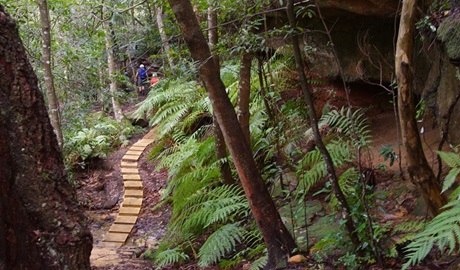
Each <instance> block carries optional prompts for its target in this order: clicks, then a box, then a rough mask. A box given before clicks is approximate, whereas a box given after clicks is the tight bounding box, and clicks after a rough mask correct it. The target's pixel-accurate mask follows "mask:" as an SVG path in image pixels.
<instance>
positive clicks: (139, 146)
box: [128, 145, 145, 151]
mask: <svg viewBox="0 0 460 270" xmlns="http://www.w3.org/2000/svg"><path fill="white" fill-rule="evenodd" d="M144 149H145V146H142V145H133V146H131V147H130V148H129V149H128V151H131V150H133V151H144Z"/></svg>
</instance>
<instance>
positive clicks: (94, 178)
mask: <svg viewBox="0 0 460 270" xmlns="http://www.w3.org/2000/svg"><path fill="white" fill-rule="evenodd" d="M152 135H153V134H152V133H150V134H147V135H145V136H144V137H143V138H140V136H136V137H135V138H133V139H132V140H131V144H130V145H129V146H126V147H121V148H120V149H119V150H117V151H116V152H114V153H111V154H110V155H109V156H108V157H107V158H105V159H104V160H100V161H96V162H94V167H92V168H88V170H87V171H84V172H79V173H78V176H79V181H81V186H80V188H79V190H78V195H79V199H80V201H81V202H82V203H83V204H85V205H86V207H88V208H89V209H88V210H87V211H86V213H87V215H88V216H89V217H90V221H91V225H90V227H91V231H92V233H93V238H94V245H93V251H92V255H91V265H92V269H154V265H153V263H152V262H151V261H149V260H143V259H139V256H140V255H141V254H142V253H143V252H144V251H145V250H147V249H148V248H151V247H155V246H156V245H158V242H159V240H160V239H161V238H162V236H163V235H164V233H165V231H166V224H167V222H168V220H169V209H168V207H167V206H161V207H157V208H158V209H156V211H154V212H153V211H152V208H153V207H154V206H155V205H157V204H158V202H159V201H160V196H161V194H162V190H163V188H164V187H165V184H166V178H167V174H166V173H165V172H164V171H159V172H158V171H155V163H153V162H151V161H148V160H147V157H146V154H147V153H148V152H149V150H150V148H151V146H150V145H149V143H150V142H152V141H153V140H150V141H146V140H149V139H151V136H152ZM141 148H142V149H143V150H142V149H141ZM136 155H137V157H136ZM134 157H136V160H137V162H134V163H135V164H136V167H137V168H136V167H133V166H134V165H133V164H129V163H130V162H129V159H130V158H132V159H134ZM132 178H135V179H132ZM137 179H138V180H137ZM141 179H142V180H141ZM136 180H137V181H139V185H138V184H136V183H135V181H136ZM127 183H130V184H133V186H134V184H135V186H142V190H143V194H142V195H141V196H140V197H139V192H138V191H139V189H137V188H131V189H130V188H129V187H127V186H126V184H127ZM140 183H142V185H140ZM113 198H115V199H113ZM139 199H140V200H139ZM141 202H142V204H141ZM141 205H142V206H141ZM128 208H129V209H128ZM134 208H136V209H134ZM126 210H130V211H126ZM134 210H136V211H134ZM133 211H134V212H135V213H138V216H137V217H136V216H134V215H133V214H132V213H134V212H133ZM125 212H126V213H128V212H130V213H128V214H126V213H125ZM120 213H121V214H120ZM123 213H125V214H123ZM136 218H137V220H136ZM134 222H135V223H134Z"/></svg>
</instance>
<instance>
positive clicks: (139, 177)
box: [123, 174, 141, 181]
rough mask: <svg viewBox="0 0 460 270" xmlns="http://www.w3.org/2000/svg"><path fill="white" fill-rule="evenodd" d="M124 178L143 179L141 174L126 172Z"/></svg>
mask: <svg viewBox="0 0 460 270" xmlns="http://www.w3.org/2000/svg"><path fill="white" fill-rule="evenodd" d="M123 180H125V181H127V180H141V176H140V175H139V174H124V175H123Z"/></svg>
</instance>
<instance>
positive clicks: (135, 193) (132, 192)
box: [125, 189, 144, 198]
mask: <svg viewBox="0 0 460 270" xmlns="http://www.w3.org/2000/svg"><path fill="white" fill-rule="evenodd" d="M128 197H133V198H143V197H144V191H143V190H136V189H127V190H125V198H128Z"/></svg>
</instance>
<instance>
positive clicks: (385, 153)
mask: <svg viewBox="0 0 460 270" xmlns="http://www.w3.org/2000/svg"><path fill="white" fill-rule="evenodd" d="M379 155H380V156H382V157H383V160H384V161H387V160H390V166H393V164H394V162H395V161H396V159H397V158H398V154H396V153H395V151H394V150H393V146H391V145H386V144H385V145H382V147H381V148H380V149H379Z"/></svg>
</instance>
